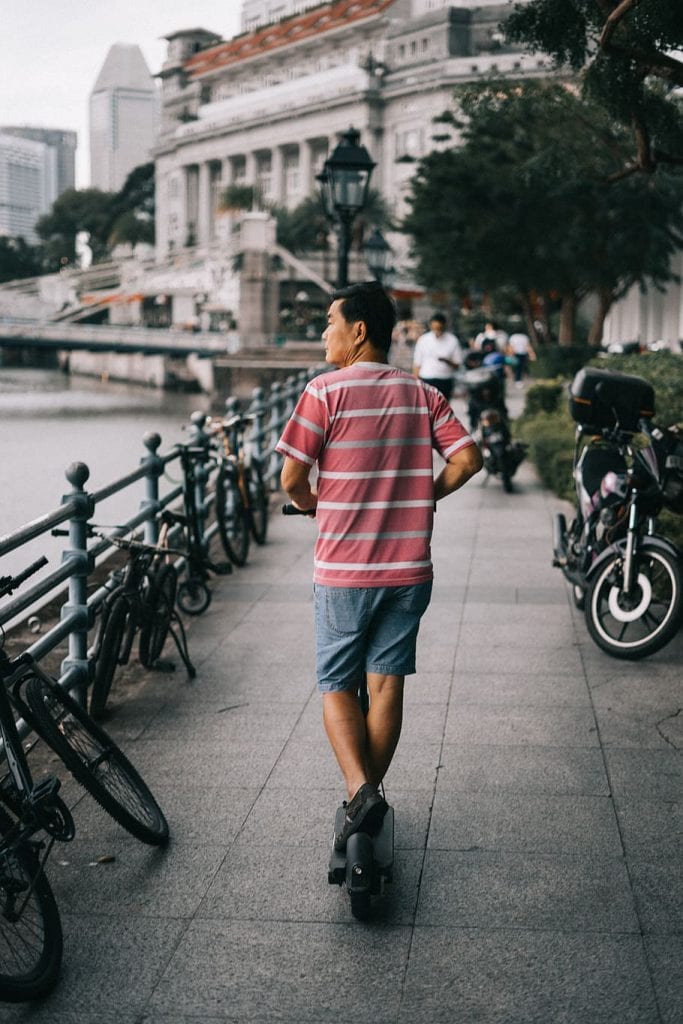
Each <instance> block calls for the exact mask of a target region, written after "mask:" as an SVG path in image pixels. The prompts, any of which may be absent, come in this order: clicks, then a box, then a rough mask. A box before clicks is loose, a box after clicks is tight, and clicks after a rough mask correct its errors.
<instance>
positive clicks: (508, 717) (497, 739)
mask: <svg viewBox="0 0 683 1024" xmlns="http://www.w3.org/2000/svg"><path fill="white" fill-rule="evenodd" d="M445 738H446V742H448V743H463V744H468V743H469V744H485V745H489V744H491V743H499V744H502V745H507V746H524V747H533V746H541V747H547V746H555V745H556V746H561V747H597V746H598V745H599V739H598V734H597V730H596V727H595V720H594V718H593V714H592V712H591V711H590V710H589V709H588V708H586V709H584V708H533V707H521V708H520V707H511V706H507V705H499V706H490V705H484V704H481V705H474V704H461V705H459V706H455V705H454V704H453V703H451V707H450V710H449V713H448V719H447V721H446V737H445Z"/></svg>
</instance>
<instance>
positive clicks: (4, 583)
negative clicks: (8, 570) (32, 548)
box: [0, 555, 47, 597]
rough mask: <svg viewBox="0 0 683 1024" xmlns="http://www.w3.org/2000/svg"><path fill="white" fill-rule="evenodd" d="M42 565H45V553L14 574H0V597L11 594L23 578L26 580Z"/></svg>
mask: <svg viewBox="0 0 683 1024" xmlns="http://www.w3.org/2000/svg"><path fill="white" fill-rule="evenodd" d="M44 565H47V558H46V557H45V555H41V556H40V558H38V559H37V560H36V561H35V562H32V563H31V564H30V565H29V566H28V568H26V569H24V570H23V571H22V572H20V573H17V575H16V576H0V597H5V596H7V595H8V594H11V593H12V591H13V590H16V589H17V587H20V586H21V584H22V583H23V582H24V580H27V579H28V578H29V576H33V574H34V573H35V572H38V570H39V569H42V568H43V566H44Z"/></svg>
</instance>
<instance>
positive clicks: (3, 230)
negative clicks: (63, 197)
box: [0, 131, 57, 244]
mask: <svg viewBox="0 0 683 1024" xmlns="http://www.w3.org/2000/svg"><path fill="white" fill-rule="evenodd" d="M56 198H57V151H56V149H54V147H52V146H48V145H46V143H44V142H36V141H35V140H33V139H24V138H21V137H19V136H16V135H11V134H5V133H4V132H3V131H0V234H2V235H10V236H11V237H13V238H19V237H22V238H24V239H25V240H26V241H27V242H29V243H31V244H35V243H36V242H37V241H38V236H37V235H36V233H35V231H34V227H35V223H36V221H37V220H38V218H39V217H40V216H41V214H43V213H47V212H48V210H49V209H50V207H51V206H52V204H53V202H54V201H55V199H56Z"/></svg>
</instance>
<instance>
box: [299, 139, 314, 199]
mask: <svg viewBox="0 0 683 1024" xmlns="http://www.w3.org/2000/svg"><path fill="white" fill-rule="evenodd" d="M299 176H300V177H299V180H300V182H301V198H302V199H307V198H308V197H309V196H310V194H311V192H313V191H314V189H313V153H312V151H311V144H310V142H308V141H307V140H306V139H304V140H303V141H302V142H301V143H300V144H299Z"/></svg>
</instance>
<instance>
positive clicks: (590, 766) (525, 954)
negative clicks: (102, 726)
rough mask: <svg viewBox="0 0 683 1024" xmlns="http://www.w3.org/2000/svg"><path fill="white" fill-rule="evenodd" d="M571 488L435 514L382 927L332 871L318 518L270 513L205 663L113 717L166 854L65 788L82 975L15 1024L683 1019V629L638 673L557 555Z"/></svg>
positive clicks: (219, 603)
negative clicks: (71, 808)
mask: <svg viewBox="0 0 683 1024" xmlns="http://www.w3.org/2000/svg"><path fill="white" fill-rule="evenodd" d="M556 505H557V503H556V501H555V500H554V499H552V498H551V497H549V496H548V495H546V494H545V493H544V492H543V491H542V490H541V489H540V487H539V486H538V484H537V483H536V481H535V479H534V476H533V472H532V470H531V469H530V467H528V466H526V465H525V466H523V467H522V469H521V470H520V473H519V489H518V493H516V494H514V495H511V496H510V495H505V494H504V493H503V492H502V489H501V487H500V485H499V484H498V483H497V482H495V481H490V482H489V483H488V484H487V485H485V486H484V485H483V483H482V478H481V477H479V478H476V479H475V480H473V481H471V482H470V483H469V484H468V485H467V487H466V488H464V489H463V491H461V492H460V493H459V494H458V495H455V496H453V497H452V498H450V499H449V500H448V501H447V502H444V503H443V504H442V505H440V506H439V512H438V515H437V523H436V532H435V538H434V558H435V564H436V567H437V578H436V585H435V590H434V598H433V603H432V605H431V607H430V610H429V612H428V614H427V616H426V618H425V620H424V625H423V629H422V633H421V638H420V646H419V659H418V662H419V673H418V675H417V676H416V677H414V678H413V679H412V680H411V681H410V682H409V684H408V699H407V714H406V724H405V730H404V735H403V737H402V740H401V744H400V747H399V751H398V754H397V756H396V759H395V762H394V765H393V766H392V768H391V772H390V775H389V776H388V778H387V793H388V796H389V799H390V801H391V802H392V804H393V805H394V807H395V810H396V824H397V834H396V838H397V850H396V870H395V881H394V884H393V885H392V886H390V887H388V889H387V893H386V895H385V897H384V898H383V901H382V902H381V903H380V904H379V905H378V907H377V912H376V916H375V918H374V920H373V921H372V922H371V923H368V924H361V923H359V922H357V921H355V920H354V919H353V918H352V917H351V914H350V909H349V904H348V899H347V897H346V894H345V892H344V891H343V890H339V889H337V888H336V887H332V886H328V884H327V878H326V866H327V857H328V844H329V839H330V833H331V828H332V822H333V814H334V809H335V807H336V805H337V803H338V801H339V799H340V797H341V795H342V793H341V786H340V781H339V777H338V774H337V769H336V767H335V764H334V761H333V759H332V756H331V754H330V752H329V750H328V747H327V743H326V740H325V739H324V736H323V732H322V726H321V722H320V703H319V699H318V697H317V694H316V693H315V690H314V683H313V656H312V642H311V637H312V625H311V602H310V590H311V588H310V576H311V549H312V544H313V538H314V532H315V528H314V526H313V525H312V524H310V523H309V522H307V521H301V520H286V519H284V518H283V517H279V516H275V517H274V519H273V522H272V530H271V536H270V542H269V544H268V545H267V547H265V548H262V549H256V550H253V551H252V556H251V559H250V563H249V565H248V566H247V567H246V568H245V569H243V570H242V571H239V572H236V573H235V574H234V575H233V577H232V578H230V579H227V580H221V581H219V582H218V583H217V584H216V586H215V589H214V601H213V604H212V606H211V608H210V609H209V611H208V612H207V613H206V615H205V616H203V617H202V618H201V619H198V620H196V621H195V622H193V624H192V628H191V632H190V646H191V651H192V655H193V657H194V658H195V660H196V662H197V664H198V667H199V673H198V677H197V679H196V681H195V682H194V683H192V684H190V683H188V682H187V681H186V680H185V678H184V675H183V674H181V672H176V674H175V676H171V677H169V676H162V675H153V674H149V675H147V676H146V677H145V680H144V683H143V685H142V686H141V687H140V689H139V691H138V692H137V694H135V695H133V696H132V697H131V698H130V699H128V700H127V701H126V702H125V703H122V704H120V706H119V707H118V708H117V709H116V710H115V713H114V714H113V716H112V718H111V720H110V723H109V725H110V728H111V730H112V732H113V733H114V734H115V735H116V736H117V738H118V739H119V740H120V742H121V743H122V745H123V746H124V748H125V749H126V750H127V751H128V752H129V754H130V756H131V758H132V759H133V761H134V763H135V764H136V765H138V766H139V767H140V769H141V770H142V772H143V774H144V776H145V777H146V779H147V781H148V782H149V783H150V785H151V786H152V788H153V789H154V791H155V793H156V794H157V796H158V798H159V800H160V802H161V803H162V806H163V807H164V809H165V811H166V814H167V817H168V819H169V822H170V826H171V830H172V842H171V844H170V846H169V847H168V849H167V850H165V851H155V850H152V849H150V848H147V847H144V846H142V845H141V844H139V843H137V842H136V841H135V840H133V839H131V838H130V837H128V835H127V834H126V833H125V832H123V831H122V830H121V829H119V828H118V827H117V826H116V825H114V824H113V823H111V822H110V820H109V819H108V818H107V817H106V816H105V815H103V814H102V813H101V812H99V811H98V810H97V809H96V808H95V806H94V804H93V803H92V801H91V800H90V798H89V797H87V796H83V797H82V798H80V799H79V791H78V790H77V789H76V788H75V786H74V785H73V784H70V785H69V786H68V787H67V792H68V794H69V795H70V797H71V802H72V803H75V802H76V801H77V800H79V802H78V804H77V806H76V808H75V817H76V823H77V828H78V836H77V839H76V841H75V842H74V843H73V844H72V845H71V846H63V847H60V848H59V849H58V850H56V852H55V855H54V856H53V859H52V862H51V866H50V876H51V879H52V882H53V886H54V888H55V891H56V894H57V898H58V902H59V905H60V908H61V911H62V916H63V921H64V926H65V958H64V970H63V976H62V980H61V983H60V984H59V986H58V988H57V990H56V991H55V993H54V994H53V995H52V996H51V997H50V998H49V999H48V1000H47V1001H46V1002H45V1003H44V1004H43V1005H42V1006H39V1007H28V1008H27V1007H18V1008H14V1007H10V1006H6V1005H4V1006H2V1005H0V1021H2V1022H5V1021H6V1022H11V1024H15V1022H24V1021H27V1022H28V1021H30V1022H36V1024H38V1022H40V1024H48V1022H49V1024H142V1022H145V1024H225V1022H239V1024H242V1022H256V1024H266V1022H268V1024H270V1022H275V1021H278V1022H287V1024H300V1022H311V1024H327V1022H330V1024H331V1022H334V1024H339V1021H343V1020H346V1021H350V1020H358V1021H361V1020H362V1021H372V1022H373V1024H423V1022H424V1024H437V1022H444V1024H446V1022H448V1024H452V1022H459V1024H474V1022H477V1024H532V1022H534V1024H535V1022H538V1024H557V1022H567V1024H579V1022H581V1024H583V1022H585V1024H660V1022H666V1024H674V1022H676V1024H679V1022H680V1021H681V1020H682V1019H683V982H682V977H681V961H682V954H683V917H682V916H681V899H680V897H681V860H680V831H681V828H680V822H681V819H680V803H679V802H678V801H680V796H681V755H680V751H681V747H682V746H683V714H682V713H681V690H680V665H681V651H682V644H681V638H680V636H679V638H678V640H677V641H676V642H674V643H672V644H671V645H669V647H668V648H667V649H666V650H664V651H662V652H660V653H659V654H658V655H656V656H654V657H652V658H650V659H649V660H647V661H645V662H641V663H635V664H632V663H627V662H619V661H615V660H612V659H610V658H608V657H607V656H606V655H604V654H603V653H602V652H600V651H599V650H598V649H597V648H596V647H595V646H594V645H593V644H592V642H591V641H590V640H589V639H588V636H587V633H586V630H585V627H584V625H583V621H582V619H581V618H580V617H579V616H578V615H577V613H576V612H575V611H574V609H573V607H572V606H571V604H570V602H569V601H568V595H567V591H566V589H565V585H564V583H563V581H562V579H561V577H560V575H559V573H558V571H557V570H553V569H551V567H550V547H551V517H552V512H553V510H554V509H555V508H556ZM677 802H678V803H677ZM107 854H108V855H114V856H115V858H116V859H115V861H113V862H112V863H108V864H101V863H98V862H97V858H98V857H101V856H102V855H107Z"/></svg>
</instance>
